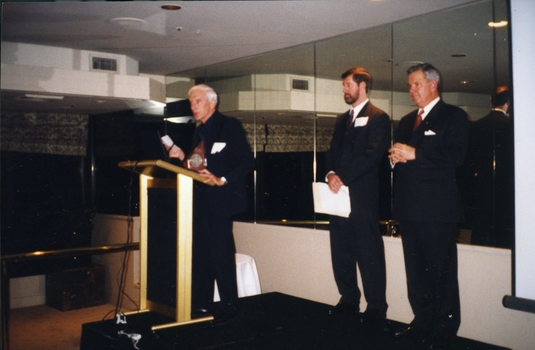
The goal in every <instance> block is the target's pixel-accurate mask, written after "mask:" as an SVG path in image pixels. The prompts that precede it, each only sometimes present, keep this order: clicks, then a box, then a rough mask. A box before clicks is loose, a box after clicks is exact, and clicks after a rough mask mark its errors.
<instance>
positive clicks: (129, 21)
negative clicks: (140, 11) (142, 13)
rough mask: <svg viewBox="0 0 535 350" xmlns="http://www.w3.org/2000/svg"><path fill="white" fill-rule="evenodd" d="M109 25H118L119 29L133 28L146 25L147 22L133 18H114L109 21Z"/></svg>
mask: <svg viewBox="0 0 535 350" xmlns="http://www.w3.org/2000/svg"><path fill="white" fill-rule="evenodd" d="M110 23H113V24H117V25H120V26H121V27H127V28H134V27H139V26H142V25H144V24H147V21H145V20H144V19H141V18H134V17H115V18H112V19H110Z"/></svg>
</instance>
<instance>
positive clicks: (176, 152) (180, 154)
mask: <svg viewBox="0 0 535 350" xmlns="http://www.w3.org/2000/svg"><path fill="white" fill-rule="evenodd" d="M165 149H166V150H167V153H169V158H178V159H180V160H184V158H185V157H186V155H185V154H184V151H183V150H182V149H181V148H180V147H178V146H177V145H173V146H172V147H171V149H169V146H165Z"/></svg>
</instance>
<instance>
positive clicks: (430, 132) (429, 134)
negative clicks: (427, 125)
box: [424, 130, 436, 136]
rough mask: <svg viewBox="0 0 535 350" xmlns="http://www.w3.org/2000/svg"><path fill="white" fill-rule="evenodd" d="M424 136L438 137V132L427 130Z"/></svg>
mask: <svg viewBox="0 0 535 350" xmlns="http://www.w3.org/2000/svg"><path fill="white" fill-rule="evenodd" d="M424 135H425V136H433V135H436V132H434V131H433V130H427V131H426V132H424Z"/></svg>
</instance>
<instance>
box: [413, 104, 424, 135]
mask: <svg viewBox="0 0 535 350" xmlns="http://www.w3.org/2000/svg"><path fill="white" fill-rule="evenodd" d="M422 114H424V110H423V109H420V112H418V115H417V116H416V120H415V121H414V127H413V128H412V131H414V130H416V129H417V128H418V126H419V125H420V123H422Z"/></svg>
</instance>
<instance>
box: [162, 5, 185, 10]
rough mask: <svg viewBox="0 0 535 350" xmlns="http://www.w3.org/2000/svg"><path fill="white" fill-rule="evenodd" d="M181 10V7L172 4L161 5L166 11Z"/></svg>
mask: <svg viewBox="0 0 535 350" xmlns="http://www.w3.org/2000/svg"><path fill="white" fill-rule="evenodd" d="M181 8H182V7H180V6H178V5H173V4H167V5H162V9H164V10H168V11H176V10H180V9H181Z"/></svg>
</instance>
